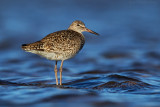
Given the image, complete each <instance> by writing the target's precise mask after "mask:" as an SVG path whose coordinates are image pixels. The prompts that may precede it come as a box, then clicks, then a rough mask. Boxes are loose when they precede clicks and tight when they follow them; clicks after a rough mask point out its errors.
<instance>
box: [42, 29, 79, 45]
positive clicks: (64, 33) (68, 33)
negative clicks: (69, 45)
mask: <svg viewBox="0 0 160 107" xmlns="http://www.w3.org/2000/svg"><path fill="white" fill-rule="evenodd" d="M78 35H82V34H81V33H78V32H76V31H73V30H61V31H57V32H54V33H50V34H48V35H47V36H45V37H44V38H43V39H42V40H41V41H42V42H44V41H50V40H57V39H62V38H65V39H67V38H73V37H74V36H78Z"/></svg>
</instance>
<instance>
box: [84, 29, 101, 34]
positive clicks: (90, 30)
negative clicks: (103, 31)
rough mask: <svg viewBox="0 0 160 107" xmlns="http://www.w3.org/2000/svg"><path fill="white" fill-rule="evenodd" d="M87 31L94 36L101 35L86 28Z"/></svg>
mask: <svg viewBox="0 0 160 107" xmlns="http://www.w3.org/2000/svg"><path fill="white" fill-rule="evenodd" d="M85 30H86V31H87V32H90V33H93V34H95V35H99V34H98V33H96V32H94V31H92V30H90V29H88V28H85Z"/></svg>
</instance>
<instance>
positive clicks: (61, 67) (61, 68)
mask: <svg viewBox="0 0 160 107" xmlns="http://www.w3.org/2000/svg"><path fill="white" fill-rule="evenodd" d="M62 70H63V60H62V62H61V66H60V70H59V71H60V85H62Z"/></svg>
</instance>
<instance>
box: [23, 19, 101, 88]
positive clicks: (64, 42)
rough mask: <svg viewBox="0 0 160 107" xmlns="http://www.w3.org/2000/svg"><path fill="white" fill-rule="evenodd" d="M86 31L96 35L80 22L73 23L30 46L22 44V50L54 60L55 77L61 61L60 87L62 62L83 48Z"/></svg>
mask: <svg viewBox="0 0 160 107" xmlns="http://www.w3.org/2000/svg"><path fill="white" fill-rule="evenodd" d="M84 31H87V32H90V33H93V34H96V35H98V33H96V32H94V31H92V30H90V29H88V28H86V27H85V24H84V23H83V22H82V21H78V20H77V21H74V22H73V23H72V24H71V25H70V26H69V28H68V29H67V30H61V31H57V32H54V33H51V34H49V35H47V36H46V37H44V38H43V39H41V40H40V41H37V42H35V43H31V44H23V45H22V49H23V50H25V51H27V52H31V53H34V54H38V55H40V56H43V57H45V58H47V59H49V60H55V61H56V64H55V69H54V71H55V77H56V85H58V77H57V61H59V60H62V62H61V66H60V85H62V66H63V61H64V60H66V59H69V58H71V57H73V56H75V55H76V54H77V53H78V52H79V51H80V50H81V49H82V47H83V45H84V43H85V38H84V36H83V34H82V32H84Z"/></svg>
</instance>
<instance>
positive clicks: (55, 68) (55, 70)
mask: <svg viewBox="0 0 160 107" xmlns="http://www.w3.org/2000/svg"><path fill="white" fill-rule="evenodd" d="M57 62H58V61H56V63H55V67H54V72H55V78H56V85H58V77H57V71H58V70H57Z"/></svg>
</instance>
